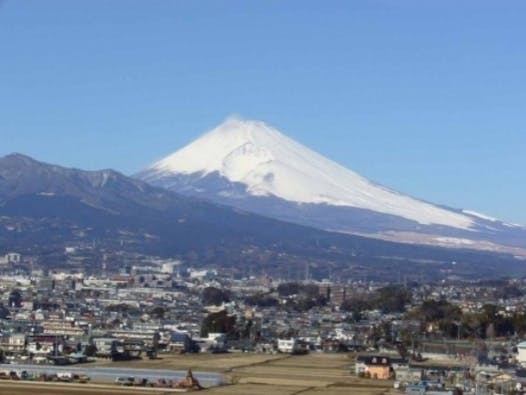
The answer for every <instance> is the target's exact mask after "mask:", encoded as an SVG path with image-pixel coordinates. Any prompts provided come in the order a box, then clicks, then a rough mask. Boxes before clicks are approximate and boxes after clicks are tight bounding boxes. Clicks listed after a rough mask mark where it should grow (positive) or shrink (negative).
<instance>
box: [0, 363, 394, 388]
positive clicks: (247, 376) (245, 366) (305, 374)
mask: <svg viewBox="0 0 526 395" xmlns="http://www.w3.org/2000/svg"><path fill="white" fill-rule="evenodd" d="M95 365H97V366H111V367H127V368H151V369H174V370H184V369H188V368H191V369H193V370H195V371H213V372H218V373H222V374H223V375H224V376H225V382H226V383H228V384H227V385H224V386H221V387H213V388H209V389H206V390H204V391H202V392H201V393H202V394H203V395H205V394H211V395H295V394H299V393H301V394H304V395H318V394H319V395H322V394H323V395H343V394H356V395H383V394H388V393H389V394H394V393H395V392H394V391H393V390H392V384H393V383H392V382H391V381H374V380H367V379H359V378H356V377H353V376H351V375H350V373H349V370H350V367H351V366H352V365H353V360H352V359H351V358H349V356H348V355H347V354H309V355H298V356H289V355H283V354H278V355H266V354H241V353H239V354H236V353H232V354H198V355H162V356H161V357H160V358H159V359H156V360H137V361H131V362H115V363H113V362H109V361H98V362H96V363H95ZM36 388H37V387H35V386H34V385H33V386H32V385H31V384H29V383H28V384H21V383H10V382H0V394H14V395H22V394H31V393H33V392H36ZM38 393H39V395H52V394H53V395H54V394H58V395H74V394H75V395H76V394H79V395H95V394H102V395H105V394H108V395H119V394H138V395H146V394H150V395H156V394H166V393H168V391H167V390H163V389H141V388H138V389H134V390H130V388H123V387H117V386H115V387H112V386H105V387H99V388H95V386H92V385H77V386H71V385H69V386H67V385H66V386H64V385H58V386H53V384H50V387H49V391H48V388H47V387H44V388H42V387H38Z"/></svg>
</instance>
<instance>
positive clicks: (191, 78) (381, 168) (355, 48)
mask: <svg viewBox="0 0 526 395" xmlns="http://www.w3.org/2000/svg"><path fill="white" fill-rule="evenodd" d="M525 11H526V3H524V2H522V1H507V2H500V1H492V2H485V1H481V0H478V1H462V2H459V1H447V0H437V1H426V2H423V1H416V0H415V1H404V0H399V1H391V0H389V1H387V0H385V1H373V0H371V1H317V2H311V1H306V0H302V1H282V0H278V1H272V0H265V1H246V0H240V1H221V0H213V1H197V0H196V1H188V0H181V1H175V0H173V1H157V0H143V1H133V0H122V1H119V0H112V1H102V0H89V1H88V0H85V1H80V0H79V1H70V0H63V1H54V0H46V1H42V0H33V1H31V0H26V1H15V0H4V1H1V0H0V142H1V143H0V155H4V154H7V153H10V152H22V153H25V154H28V155H31V156H34V157H35V158H37V159H40V160H44V161H48V162H53V163H58V164H62V165H65V166H75V167H81V168H85V169H98V168H108V167H111V168H115V169H117V170H120V171H122V172H124V173H127V174H130V173H133V172H135V171H138V170H139V169H141V168H142V167H144V166H146V165H147V164H149V163H151V162H153V161H154V160H156V159H159V158H160V157H162V156H164V155H166V154H168V153H170V152H172V151H175V150H176V149H177V148H180V147H181V146H183V145H184V144H186V143H188V142H190V141H191V140H193V139H194V138H196V137H197V136H199V135H200V134H202V133H203V132H204V131H206V130H208V129H210V128H212V127H213V126H215V125H217V124H218V123H220V122H221V121H222V120H223V119H225V118H226V117H227V116H229V115H231V114H238V115H241V116H242V117H244V118H251V119H260V120H263V121H266V122H268V123H270V124H271V125H273V126H275V127H277V128H278V129H280V130H281V131H283V132H284V133H286V134H288V135H289V136H291V137H292V138H294V139H296V140H298V141H299V142H301V143H303V144H305V145H307V146H309V147H310V148H313V149H315V150H316V151H318V152H320V153H322V154H324V155H326V156H328V157H330V158H332V159H334V160H336V161H337V162H339V163H341V164H343V165H345V166H347V167H349V168H351V169H353V170H355V171H357V172H359V173H361V174H362V175H364V176H366V177H369V178H371V179H373V180H375V181H377V182H380V183H382V184H384V185H387V186H389V187H392V188H394V189H397V190H400V191H402V192H405V193H408V194H411V195H413V196H415V197H419V198H423V199H426V200H429V201H432V202H436V203H440V204H445V205H450V206H453V207H465V208H470V209H473V210H477V211H481V212H483V213H486V214H490V215H493V216H497V217H499V218H502V219H505V220H509V221H513V222H519V223H526V182H525V181H526V176H525V169H526V74H525V73H526V51H524V43H525V42H526V24H525V23H524V15H525Z"/></svg>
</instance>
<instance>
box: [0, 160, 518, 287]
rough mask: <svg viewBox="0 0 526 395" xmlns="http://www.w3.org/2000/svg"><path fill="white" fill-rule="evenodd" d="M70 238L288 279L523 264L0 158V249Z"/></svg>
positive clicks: (513, 268) (496, 270) (491, 271)
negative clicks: (302, 222) (314, 224)
mask: <svg viewBox="0 0 526 395" xmlns="http://www.w3.org/2000/svg"><path fill="white" fill-rule="evenodd" d="M79 243H85V244H92V243H93V244H94V245H96V246H97V248H100V249H102V250H104V251H131V252H144V253H147V254H152V255H159V256H170V257H174V256H175V257H180V258H182V259H184V260H185V261H186V262H188V263H190V264H195V265H216V266H218V267H225V266H228V267H232V268H235V269H236V270H237V271H238V272H240V273H247V272H248V268H252V269H251V270H255V271H256V272H257V273H267V274H274V275H278V274H279V275H283V273H284V272H287V271H288V272H289V273H293V274H292V276H293V277H294V276H296V277H297V278H303V273H304V272H305V266H306V265H307V266H308V268H309V271H310V273H311V274H312V275H314V276H316V277H318V278H321V277H329V276H331V275H332V276H335V275H336V276H338V277H339V278H345V277H356V276H373V277H375V278H383V279H391V280H392V279H393V278H397V276H400V275H407V276H410V275H414V274H415V273H420V274H422V273H425V274H426V275H430V276H434V277H435V278H436V277H437V276H440V275H445V274H448V273H452V270H453V269H454V270H453V272H454V273H459V274H465V275H469V274H470V273H476V275H477V276H494V275H497V274H503V273H522V271H523V269H522V267H523V265H520V263H521V262H522V261H521V260H520V259H517V258H516V257H514V254H510V253H486V252H477V251H473V250H469V249H448V248H437V247H429V246H418V245H409V244H397V243H393V242H387V241H382V240H375V239H369V238H365V237H360V236H354V235H346V234H342V233H332V232H327V231H323V230H319V229H315V228H312V227H306V226H302V225H296V224H291V223H287V222H283V221H278V220H275V219H271V218H266V217H263V216H260V215H257V214H251V213H248V212H247V211H244V210H239V209H236V208H231V207H227V206H221V205H219V204H216V203H212V202H208V201H204V200H201V199H197V198H195V197H187V196H182V195H179V194H177V193H174V192H170V191H168V190H166V189H163V188H159V187H154V186H151V185H149V184H147V183H146V182H143V181H140V180H137V179H134V178H130V177H126V176H124V175H122V174H120V173H118V172H115V171H113V170H101V171H83V170H78V169H69V168H64V167H61V166H57V165H51V164H46V163H42V162H38V161H36V160H34V159H32V158H29V157H27V156H24V155H20V154H12V155H8V156H5V157H2V158H0V253H6V252H8V251H10V250H16V251H19V252H22V253H23V254H26V255H27V254H29V255H33V256H36V257H39V256H42V255H44V254H49V253H52V254H53V259H55V258H56V257H59V256H60V254H61V253H62V252H63V251H64V248H65V247H66V246H70V245H76V244H79ZM453 261H454V262H455V266H454V267H452V266H451V265H452V262H453ZM49 262H50V264H54V261H53V260H50V261H49ZM429 263H433V265H430V264H429Z"/></svg>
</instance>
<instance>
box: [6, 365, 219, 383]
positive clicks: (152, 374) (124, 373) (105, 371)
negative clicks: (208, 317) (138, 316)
mask: <svg viewBox="0 0 526 395" xmlns="http://www.w3.org/2000/svg"><path fill="white" fill-rule="evenodd" d="M0 370H3V371H6V370H7V371H12V370H14V371H17V372H21V371H23V370H26V371H27V372H29V373H34V374H41V373H48V374H56V373H58V372H71V373H78V374H85V375H87V376H89V377H91V380H92V381H96V382H103V383H110V382H111V383H112V382H114V381H115V379H116V378H117V377H129V376H134V377H137V378H146V379H148V380H157V379H160V378H164V379H167V380H180V379H182V378H183V377H184V376H185V374H186V371H184V370H168V369H167V370H162V369H132V368H110V367H89V366H85V365H84V366H83V367H79V365H68V366H53V365H22V364H0ZM193 373H194V377H196V378H197V379H198V380H199V382H200V383H201V385H202V386H204V387H211V386H216V385H219V384H221V383H222V382H223V378H222V376H221V375H220V374H219V373H212V372H193Z"/></svg>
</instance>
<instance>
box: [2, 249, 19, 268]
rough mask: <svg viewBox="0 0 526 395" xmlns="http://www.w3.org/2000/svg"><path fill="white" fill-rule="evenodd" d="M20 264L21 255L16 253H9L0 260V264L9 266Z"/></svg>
mask: <svg viewBox="0 0 526 395" xmlns="http://www.w3.org/2000/svg"><path fill="white" fill-rule="evenodd" d="M20 262H22V255H20V254H19V253H16V252H9V253H7V254H5V255H4V256H3V257H2V258H0V264H3V265H9V264H16V263H20Z"/></svg>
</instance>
